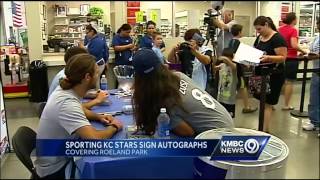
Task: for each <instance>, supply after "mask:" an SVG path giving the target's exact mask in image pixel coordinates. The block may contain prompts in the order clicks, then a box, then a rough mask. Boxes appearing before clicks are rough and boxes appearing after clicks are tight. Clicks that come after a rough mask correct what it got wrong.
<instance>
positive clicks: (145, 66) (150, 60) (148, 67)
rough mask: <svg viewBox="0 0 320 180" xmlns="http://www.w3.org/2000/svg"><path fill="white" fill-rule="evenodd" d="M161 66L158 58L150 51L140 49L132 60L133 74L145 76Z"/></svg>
mask: <svg viewBox="0 0 320 180" xmlns="http://www.w3.org/2000/svg"><path fill="white" fill-rule="evenodd" d="M160 64H161V61H160V59H159V57H158V56H157V55H156V53H155V52H153V50H152V49H147V48H142V49H140V50H138V51H137V52H136V53H135V55H134V56H133V58H132V65H133V67H134V71H135V73H137V74H139V75H146V74H150V73H151V72H153V71H154V70H155V69H157V68H158V67H159V66H160Z"/></svg>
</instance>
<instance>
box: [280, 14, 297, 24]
mask: <svg viewBox="0 0 320 180" xmlns="http://www.w3.org/2000/svg"><path fill="white" fill-rule="evenodd" d="M296 19H297V16H296V13H295V12H290V13H288V14H287V15H286V18H285V19H284V20H283V21H282V22H283V23H285V24H291V23H292V22H293V21H294V20H296Z"/></svg>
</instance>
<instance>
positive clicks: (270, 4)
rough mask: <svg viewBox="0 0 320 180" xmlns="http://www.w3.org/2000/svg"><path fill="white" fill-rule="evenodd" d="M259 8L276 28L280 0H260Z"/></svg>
mask: <svg viewBox="0 0 320 180" xmlns="http://www.w3.org/2000/svg"><path fill="white" fill-rule="evenodd" d="M260 8H261V14H262V15H264V16H267V17H270V18H271V19H272V20H273V23H274V25H276V27H277V28H278V27H279V21H280V20H281V1H261V6H260Z"/></svg>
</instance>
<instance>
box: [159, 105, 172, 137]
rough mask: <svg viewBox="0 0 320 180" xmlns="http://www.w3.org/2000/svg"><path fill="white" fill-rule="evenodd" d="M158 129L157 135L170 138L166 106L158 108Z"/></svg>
mask: <svg viewBox="0 0 320 180" xmlns="http://www.w3.org/2000/svg"><path fill="white" fill-rule="evenodd" d="M157 121H158V130H157V135H158V137H159V138H161V139H170V118H169V115H168V114H167V113H166V108H161V109H160V114H159V116H158V118H157Z"/></svg>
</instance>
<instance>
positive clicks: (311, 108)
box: [308, 73, 320, 127]
mask: <svg viewBox="0 0 320 180" xmlns="http://www.w3.org/2000/svg"><path fill="white" fill-rule="evenodd" d="M319 83H320V77H319V75H317V74H315V73H313V74H312V78H311V84H310V99H309V105H308V114H309V118H310V121H311V123H312V124H313V125H314V126H315V127H319V125H320V117H319V116H320V114H319V113H320V110H319V109H320V105H319V87H320V86H319Z"/></svg>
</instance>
